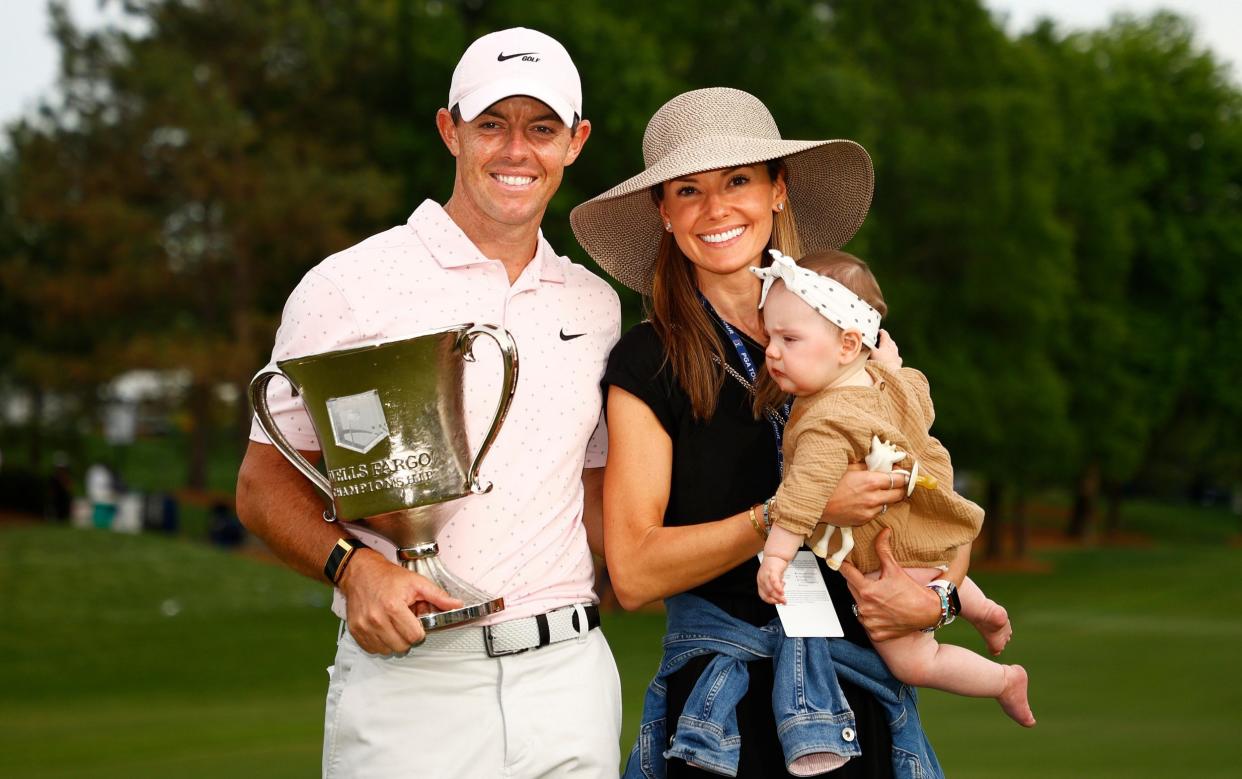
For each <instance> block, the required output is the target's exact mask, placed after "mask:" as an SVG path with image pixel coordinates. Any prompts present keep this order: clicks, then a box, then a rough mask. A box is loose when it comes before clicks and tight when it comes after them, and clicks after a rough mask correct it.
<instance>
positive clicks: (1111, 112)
mask: <svg viewBox="0 0 1242 779" xmlns="http://www.w3.org/2000/svg"><path fill="white" fill-rule="evenodd" d="M117 5H119V6H120V7H122V8H123V9H124V10H125V11H126V13H127V14H129V15H130V16H132V17H133V18H134V19H136V20H138V21H139V22H140V23H139V24H137V25H135V26H130V27H126V30H130V31H129V32H126V31H123V30H120V29H113V28H108V29H103V30H97V31H90V32H87V31H83V30H79V29H76V28H75V27H74V25H73V24H72V22H71V20H70V19H69V17H68V15H67V13H66V12H65V10H64V8H63V7H62V6H61V5H60V4H59V3H58V2H52V4H51V6H52V8H53V12H54V13H53V17H54V24H55V34H56V37H57V39H58V41H59V43H60V45H61V50H62V55H63V60H62V68H61V78H60V81H59V84H58V87H57V89H56V91H55V93H54V94H52V95H49V97H48V100H47V102H46V105H45V107H44V109H43V110H42V111H41V112H40V113H39V115H38V116H34V117H29V118H27V119H24V120H21V121H19V122H16V123H14V124H13V125H11V126H10V127H8V128H7V135H8V141H9V143H8V150H7V151H6V152H5V153H4V155H3V157H0V187H2V188H0V290H2V291H0V322H2V323H3V330H2V331H0V392H3V393H4V394H5V395H6V396H7V395H14V394H16V395H21V396H23V397H27V398H30V399H31V400H32V402H33V404H34V406H35V410H36V411H35V414H34V416H33V417H32V419H31V421H30V422H29V424H27V425H26V426H24V427H22V426H13V425H8V426H5V427H2V428H0V444H3V445H6V447H7V448H8V450H9V451H15V452H22V453H25V459H26V460H27V461H28V462H29V463H30V465H31V467H33V468H34V469H35V470H39V469H42V468H45V467H46V462H47V452H48V451H49V449H50V448H51V446H50V445H49V443H48V442H52V443H54V444H56V445H58V446H61V447H62V448H63V446H65V445H70V446H73V445H74V444H73V442H75V441H79V440H80V439H81V435H80V432H81V428H82V426H83V425H86V426H87V427H88V428H89V427H90V426H91V425H92V424H93V423H94V420H96V419H97V418H98V412H99V406H100V403H101V399H100V395H99V388H100V387H101V386H102V385H104V383H105V382H107V381H109V380H110V379H112V378H113V377H114V376H115V375H117V374H118V373H119V372H121V371H123V370H126V369H130V368H151V369H170V368H178V369H183V370H186V371H188V374H189V376H190V386H189V389H188V390H187V391H186V392H185V393H184V397H183V398H182V399H181V403H182V408H181V410H182V412H183V413H184V415H185V422H184V425H183V427H184V428H185V430H186V431H187V433H188V435H189V439H188V440H189V446H188V451H189V453H190V458H189V463H188V471H187V476H186V481H187V482H188V483H189V484H190V485H191V486H196V487H201V486H203V485H204V484H205V483H206V478H207V477H206V471H207V461H208V456H207V452H208V449H209V445H210V440H211V435H212V431H213V429H218V428H219V427H220V426H221V425H231V426H232V427H233V428H234V429H235V430H237V431H238V432H237V434H236V438H237V440H239V441H240V440H242V439H243V438H244V436H243V435H242V434H241V432H240V431H242V430H243V429H244V428H245V425H246V417H247V415H248V412H247V409H246V408H245V405H244V404H242V403H234V404H232V405H231V406H222V405H221V404H220V403H219V401H217V400H216V399H215V398H214V395H213V393H212V387H213V386H215V385H217V384H218V383H220V382H226V383H231V384H232V385H234V386H235V387H237V388H239V389H240V388H242V387H244V386H245V384H246V382H247V381H248V379H249V377H250V376H251V375H252V374H253V372H254V371H255V370H256V369H257V367H259V366H260V365H261V364H262V363H263V362H264V361H265V358H266V355H267V350H268V349H269V348H270V344H271V340H272V335H273V333H274V331H275V327H276V325H277V324H278V322H279V315H280V308H281V305H282V302H283V300H284V298H285V296H286V295H287V294H288V292H289V291H290V290H291V289H292V287H293V286H294V284H295V283H296V282H297V280H298V279H299V278H300V276H301V275H302V274H303V273H304V272H305V271H306V270H307V269H308V268H310V267H311V266H313V265H314V264H315V263H316V262H317V261H319V260H320V259H322V258H323V257H324V256H327V255H328V254H331V253H333V252H335V251H339V250H340V249H343V248H345V247H346V246H348V245H350V244H351V243H353V242H355V241H357V240H359V239H361V238H363V237H365V236H366V235H369V234H371V233H373V232H376V231H379V230H381V229H384V228H386V227H388V226H391V225H392V224H394V223H399V222H401V221H403V220H404V219H405V218H406V216H407V215H408V213H409V212H410V211H411V210H412V209H413V208H414V207H415V206H416V205H417V203H418V202H419V201H420V200H421V199H422V198H424V197H432V198H436V199H439V200H441V201H443V200H444V199H445V198H447V196H448V194H449V192H450V190H451V186H452V180H453V168H452V159H451V157H450V156H449V155H448V154H447V153H446V152H445V150H444V149H443V148H442V145H441V143H440V141H439V139H438V137H437V135H436V133H435V131H434V125H433V117H434V113H435V111H436V109H437V108H439V107H441V106H442V105H443V103H444V102H445V95H446V92H447V85H448V82H449V78H450V75H451V72H452V68H453V66H454V65H455V63H456V59H457V57H458V56H459V54H460V52H461V51H462V50H463V49H464V48H465V46H466V45H467V44H468V43H469V42H470V41H471V40H473V39H474V38H475V37H477V36H478V35H481V34H483V33H486V32H488V31H491V30H494V29H498V28H502V27H506V26H513V25H525V26H530V27H535V28H538V29H541V30H544V31H546V32H548V33H551V34H552V35H554V36H556V37H557V38H559V39H560V40H562V41H564V42H565V43H566V44H567V45H568V48H569V49H570V51H571V52H572V53H573V54H574V55H575V57H576V61H577V62H578V64H579V67H580V70H581V73H582V78H583V84H584V92H585V97H586V100H585V112H586V115H587V117H588V118H590V119H592V121H593V122H594V125H595V132H594V134H593V136H592V139H591V142H590V143H589V144H588V147H587V150H586V153H585V154H584V156H583V157H582V159H581V160H580V161H579V163H578V164H576V165H575V166H574V167H573V168H571V169H570V171H569V172H568V175H567V177H566V180H565V183H564V185H563V186H562V188H561V190H560V192H559V193H558V194H557V195H556V197H555V198H554V200H553V201H552V203H551V206H550V207H549V210H548V214H547V218H546V220H545V224H544V227H545V232H546V233H547V235H548V236H549V238H550V239H551V240H552V241H553V243H554V245H556V246H557V247H559V248H560V249H561V250H562V251H565V252H567V253H569V254H570V255H571V256H573V257H574V258H575V259H577V260H579V261H582V262H585V263H587V264H591V263H590V259H589V258H587V257H586V256H585V255H584V254H583V252H582V251H581V249H580V248H579V247H578V246H577V244H576V243H575V242H574V240H573V237H572V235H571V234H570V232H569V229H568V220H567V215H568V212H569V210H570V209H571V208H572V207H573V206H574V205H575V204H577V203H579V202H581V201H583V200H585V199H587V198H588V197H590V196H592V195H593V194H596V193H598V192H600V191H602V190H604V189H605V188H607V187H609V186H611V185H613V184H615V183H616V182H618V181H620V180H621V179H622V178H624V177H627V176H629V175H632V174H633V173H635V172H637V171H638V170H639V169H640V168H641V155H640V148H641V136H642V132H643V129H644V127H645V124H646V121H647V119H648V118H649V117H650V116H651V114H652V113H653V112H654V111H655V110H656V109H657V108H658V107H659V106H660V105H661V104H663V103H664V102H665V101H666V100H668V99H669V98H670V97H672V96H673V95H675V94H677V93H679V92H681V91H684V90H687V89H692V88H698V87H704V86H714V85H727V86H733V87H738V88H741V89H745V90H748V91H750V92H752V93H754V94H756V95H758V96H760V97H761V98H762V99H763V100H764V101H765V102H766V104H767V105H768V106H769V107H770V109H771V110H772V113H773V114H774V116H775V117H776V119H777V121H778V123H779V124H780V126H781V128H782V131H783V133H784V135H785V136H786V137H790V138H824V137H848V138H853V139H857V140H858V141H860V142H861V143H863V145H864V146H866V148H867V149H868V150H870V152H871V154H872V156H873V158H874V161H875V167H876V171H877V185H876V194H875V200H874V204H873V207H872V210H871V214H870V216H869V217H868V220H867V222H866V224H865V225H864V228H863V230H862V231H861V233H860V234H859V236H858V237H857V238H856V239H855V240H854V241H853V242H852V243H851V244H850V246H849V247H847V248H849V249H851V250H853V251H854V252H855V253H857V254H859V255H861V256H863V257H864V258H865V259H867V260H868V261H870V262H871V263H872V264H873V266H874V267H875V269H876V271H877V274H878V276H879V278H880V280H881V283H882V285H883V286H884V288H885V290H886V293H887V297H888V298H889V302H890V309H891V312H892V313H891V316H890V320H889V322H888V327H889V329H890V330H891V331H892V332H893V333H894V334H895V335H896V338H897V340H898V342H899V343H900V344H901V345H902V348H903V355H904V356H905V358H906V360H907V362H908V363H909V364H911V365H915V366H917V367H919V368H921V369H922V370H924V371H925V372H926V373H927V374H928V376H929V377H930V378H931V381H932V385H933V386H934V387H935V393H934V394H935V397H936V399H937V408H938V412H939V418H938V420H937V425H936V433H937V434H938V435H939V436H940V437H941V438H943V439H944V440H945V441H946V443H947V444H948V445H949V448H950V449H951V450H952V451H953V452H954V456H955V460H956V461H957V463H958V466H959V469H961V470H969V471H971V472H973V473H975V474H977V475H979V476H981V477H982V478H983V482H982V483H983V485H984V486H985V488H986V489H985V491H984V492H983V493H982V497H981V499H983V500H985V502H986V503H987V506H986V508H988V509H989V513H990V514H991V515H992V516H993V517H996V518H999V517H1001V516H1002V515H1003V514H1004V513H1005V512H1004V511H1002V510H1001V509H1002V507H1004V506H1006V505H1009V506H1014V507H1016V508H1014V509H1013V510H1012V512H1011V513H1013V514H1015V515H1021V514H1022V511H1021V507H1022V505H1023V504H1024V501H1025V496H1026V495H1027V494H1029V493H1030V491H1031V490H1034V489H1038V488H1041V487H1045V486H1048V485H1060V486H1062V487H1064V488H1066V489H1068V490H1072V491H1073V492H1074V493H1076V494H1077V496H1078V500H1077V502H1076V504H1075V512H1074V520H1073V522H1072V523H1071V526H1070V528H1069V529H1070V530H1071V531H1072V532H1074V533H1076V534H1080V535H1081V534H1085V533H1087V532H1088V531H1089V522H1090V520H1091V517H1092V516H1093V514H1094V507H1095V505H1096V502H1097V500H1098V499H1099V498H1100V497H1101V496H1103V497H1104V498H1106V499H1108V501H1109V504H1110V505H1111V506H1112V507H1113V508H1114V509H1115V508H1116V507H1117V506H1119V505H1120V504H1119V501H1120V498H1121V496H1122V495H1123V494H1124V493H1126V492H1127V491H1128V492H1134V491H1135V490H1139V491H1145V492H1148V493H1161V494H1183V493H1185V492H1187V491H1190V490H1200V491H1201V490H1202V489H1203V488H1205V487H1207V486H1211V485H1216V486H1220V487H1225V488H1229V487H1233V486H1234V485H1236V484H1238V483H1239V481H1242V478H1240V474H1242V452H1240V451H1239V447H1238V446H1237V445H1236V442H1237V441H1239V440H1242V401H1239V399H1238V398H1239V393H1237V392H1236V391H1235V389H1234V388H1235V387H1236V386H1237V383H1238V381H1239V379H1240V378H1242V377H1240V375H1239V374H1240V372H1242V367H1240V366H1242V359H1240V358H1242V335H1239V333H1242V271H1240V270H1239V267H1242V266H1240V264H1239V262H1238V260H1239V258H1240V257H1242V220H1240V217H1242V93H1240V91H1239V88H1238V86H1237V83H1236V82H1231V81H1229V80H1228V78H1227V74H1226V71H1225V70H1224V69H1223V68H1222V66H1221V64H1220V63H1218V62H1217V61H1216V60H1214V59H1213V57H1212V56H1211V55H1210V54H1209V53H1208V52H1207V51H1206V50H1205V49H1204V48H1203V47H1202V46H1200V45H1199V44H1198V42H1197V41H1196V40H1195V37H1194V34H1193V30H1192V29H1191V28H1190V27H1189V25H1188V24H1187V22H1186V21H1184V20H1182V19H1180V18H1178V17H1176V16H1173V15H1170V14H1167V13H1158V14H1155V15H1153V16H1150V17H1147V18H1133V17H1118V18H1116V19H1115V20H1114V21H1113V22H1112V23H1111V24H1110V25H1109V26H1108V27H1106V28H1104V29H1101V30H1097V31H1093V32H1085V33H1075V34H1066V33H1063V32H1062V31H1059V30H1057V29H1056V28H1055V27H1054V26H1052V25H1051V23H1044V24H1042V25H1041V26H1039V27H1037V28H1036V29H1034V30H1032V31H1030V32H1029V33H1026V34H1024V35H1022V36H1020V37H1017V38H1014V37H1011V36H1009V35H1007V34H1006V33H1005V32H1004V31H1003V30H1002V28H1001V27H1000V26H999V24H998V23H997V21H996V20H995V19H993V18H992V17H991V16H990V15H989V14H988V12H987V11H986V10H985V9H984V8H983V7H982V5H981V4H980V3H979V2H978V1H977V0H943V1H942V2H936V3H926V2H916V1H915V0H894V1H892V2H883V3H877V2H866V1H865V0H832V1H831V2H815V3H807V2H803V0H773V2H769V3H766V4H755V3H740V2H739V3H718V2H716V3H705V2H684V3H675V4H669V3H655V2H646V1H644V0H637V1H635V2H628V3H624V4H621V3H615V2H606V1H605V0H579V2H575V3H573V4H572V5H570V4H561V3H552V2H542V3H534V2H484V1H483V0H371V1H369V2H334V1H333V0H255V1H247V2H242V1H241V0H195V1H194V2H189V1H188V0H124V1H123V2H119V3H117ZM135 29H137V30H139V32H133V30H135ZM622 293H623V302H624V305H625V311H626V319H627V321H628V322H633V321H635V320H637V319H638V318H640V317H641V315H642V313H641V301H639V300H638V298H637V296H636V295H634V294H633V293H631V292H629V291H628V290H622ZM230 414H231V422H230V421H229V419H228V415H230ZM67 442H68V443H67ZM1223 442H1228V443H1223ZM1113 514H1115V512H1113ZM1113 514H1110V516H1113Z"/></svg>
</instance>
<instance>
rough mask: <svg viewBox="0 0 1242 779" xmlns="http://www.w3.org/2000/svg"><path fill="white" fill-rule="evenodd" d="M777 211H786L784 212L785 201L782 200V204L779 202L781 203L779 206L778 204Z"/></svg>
mask: <svg viewBox="0 0 1242 779" xmlns="http://www.w3.org/2000/svg"><path fill="white" fill-rule="evenodd" d="M776 210H777V211H784V210H785V201H784V200H782V201H781V202H779V203H777V204H776Z"/></svg>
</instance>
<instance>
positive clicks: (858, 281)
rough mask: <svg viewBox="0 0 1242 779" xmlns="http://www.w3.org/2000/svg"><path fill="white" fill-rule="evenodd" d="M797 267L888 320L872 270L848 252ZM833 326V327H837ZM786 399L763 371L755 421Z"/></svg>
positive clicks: (819, 255)
mask: <svg viewBox="0 0 1242 779" xmlns="http://www.w3.org/2000/svg"><path fill="white" fill-rule="evenodd" d="M798 265H799V266H800V267H803V268H806V269H807V270H809V271H814V272H815V273H818V274H819V275H821V276H827V277H828V278H830V279H833V280H835V281H838V282H840V283H841V285H842V286H844V287H845V288H846V289H848V290H849V291H850V292H853V293H854V294H855V295H857V296H858V297H860V298H862V299H863V300H864V301H866V302H867V304H868V305H870V306H871V307H872V308H874V309H875V310H876V311H879V312H880V316H881V317H884V316H888V304H887V303H885V302H884V293H883V292H881V291H880V283H879V282H878V281H876V280H875V275H874V274H872V272H871V268H869V267H868V266H867V263H865V262H863V261H862V260H860V259H858V258H857V257H855V256H854V255H852V254H850V253H849V252H843V251H841V250H840V249H829V250H827V251H822V252H815V253H814V254H809V255H807V256H806V257H803V258H802V259H800V260H798ZM830 324H831V323H830ZM832 326H833V327H836V325H832ZM863 348H864V349H865V348H866V347H863ZM788 399H789V395H787V394H786V393H784V392H783V391H781V388H780V387H779V386H777V384H776V380H775V379H773V378H772V374H770V373H768V372H767V371H766V370H765V371H763V372H762V373H761V374H760V375H759V379H758V381H756V382H755V407H754V411H755V419H759V418H760V417H762V416H763V415H764V414H766V413H767V409H775V408H780V407H781V406H783V405H784V404H785V401H786V400H788Z"/></svg>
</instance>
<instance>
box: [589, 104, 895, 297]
mask: <svg viewBox="0 0 1242 779" xmlns="http://www.w3.org/2000/svg"><path fill="white" fill-rule="evenodd" d="M778 158H779V159H783V160H784V161H785V167H786V174H785V175H786V180H787V185H788V189H789V196H788V199H789V207H790V208H791V209H792V210H793V215H794V220H795V222H796V223H797V226H798V237H799V238H800V239H801V241H802V247H803V249H804V250H805V251H806V252H808V253H809V252H815V251H822V250H825V249H836V248H839V247H841V246H842V245H843V244H845V242H846V241H848V240H849V239H850V238H852V237H853V236H854V233H856V232H858V228H859V227H861V226H862V223H863V219H864V218H865V217H866V216H867V209H868V208H869V207H870V205H871V193H872V191H873V189H874V188H875V172H874V170H873V169H872V167H871V157H870V156H868V154H867V152H866V150H865V149H863V147H861V146H859V145H858V144H857V143H854V142H853V141H847V140H829V141H786V140H782V139H781V133H780V130H779V129H777V126H776V121H775V120H774V119H773V118H772V114H771V112H769V111H768V109H767V106H765V105H764V104H763V102H762V101H761V100H759V98H757V97H755V96H754V95H751V94H749V93H747V92H742V91H741V90H738V89H729V88H727V87H713V88H711V89H696V90H694V91H691V92H686V93H684V94H681V95H678V96H677V97H675V98H673V99H672V100H670V101H668V102H667V103H665V104H664V105H663V106H662V107H661V108H660V110H659V111H656V113H655V116H653V117H651V121H650V122H648V124H647V131H646V132H645V133H644V134H643V161H644V163H645V164H646V170H644V171H643V172H642V173H639V174H638V175H637V176H634V177H633V178H630V179H627V180H625V181H623V182H622V183H620V184H618V185H617V186H615V187H613V188H612V189H610V190H608V191H607V192H605V193H603V194H602V195H599V196H597V197H594V198H592V199H590V200H588V201H587V202H585V203H583V204H581V205H579V206H578V207H577V208H575V209H574V210H573V211H572V212H571V213H570V215H569V222H570V224H571V225H572V226H573V230H574V235H575V236H577V238H578V242H579V243H580V244H582V248H584V249H586V251H587V253H588V254H590V255H591V257H592V259H594V260H595V261H596V262H597V263H599V266H600V267H601V268H603V269H604V270H605V271H606V272H607V273H608V274H609V275H611V276H612V277H613V278H615V279H616V280H617V281H619V282H621V283H622V284H624V285H625V286H627V287H629V288H630V289H633V290H635V291H637V292H640V293H642V294H644V295H649V294H651V280H652V272H653V269H654V267H655V261H656V252H657V251H658V250H659V247H660V236H661V233H663V232H664V225H663V223H662V221H661V219H660V212H659V210H658V209H657V208H656V204H655V202H654V201H653V200H652V198H651V192H650V189H651V187H652V186H654V185H656V184H659V183H661V182H664V181H669V180H671V179H675V178H679V177H681V176H688V175H690V174H693V173H702V172H704V171H709V170H716V169H718V168H730V167H734V166H739V165H753V164H755V163H759V162H766V161H767V160H774V159H778Z"/></svg>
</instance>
